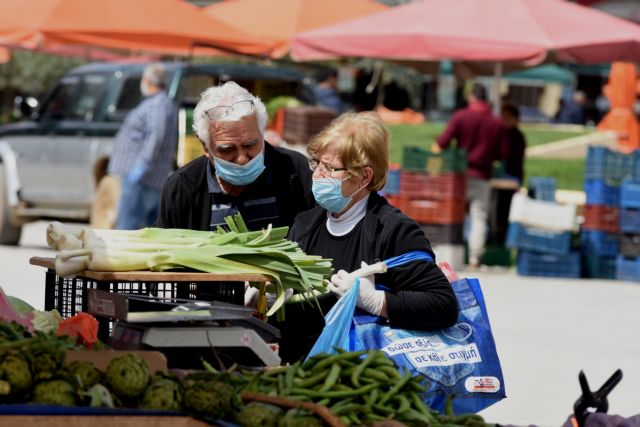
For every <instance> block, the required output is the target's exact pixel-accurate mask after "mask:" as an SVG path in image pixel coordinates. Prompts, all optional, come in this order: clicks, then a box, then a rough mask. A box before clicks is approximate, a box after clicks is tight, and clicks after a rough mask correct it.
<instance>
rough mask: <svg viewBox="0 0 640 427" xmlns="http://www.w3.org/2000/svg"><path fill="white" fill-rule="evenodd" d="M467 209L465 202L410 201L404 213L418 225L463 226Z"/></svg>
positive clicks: (454, 200)
mask: <svg viewBox="0 0 640 427" xmlns="http://www.w3.org/2000/svg"><path fill="white" fill-rule="evenodd" d="M465 207H466V202H465V200H457V199H451V200H409V201H408V206H407V210H404V209H402V211H403V212H404V213H405V214H407V216H409V217H411V218H413V219H414V220H415V221H416V222H417V223H418V224H462V223H463V222H464V216H465V214H466V211H465Z"/></svg>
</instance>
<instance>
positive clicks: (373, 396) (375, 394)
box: [365, 388, 380, 412]
mask: <svg viewBox="0 0 640 427" xmlns="http://www.w3.org/2000/svg"><path fill="white" fill-rule="evenodd" d="M379 395H380V389H377V388H374V389H373V390H371V394H369V396H368V398H365V401H366V402H365V406H366V407H367V409H368V411H367V412H369V411H370V410H371V407H372V406H373V405H374V404H375V403H376V400H378V396H379Z"/></svg>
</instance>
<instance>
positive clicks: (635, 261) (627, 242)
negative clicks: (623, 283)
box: [616, 173, 640, 281]
mask: <svg viewBox="0 0 640 427" xmlns="http://www.w3.org/2000/svg"><path fill="white" fill-rule="evenodd" d="M638 175H639V174H637V173H634V179H627V180H624V181H623V182H622V185H621V186H620V232H621V234H620V254H619V255H618V257H617V259H616V269H617V273H616V277H617V278H618V279H621V280H633V281H640V176H638Z"/></svg>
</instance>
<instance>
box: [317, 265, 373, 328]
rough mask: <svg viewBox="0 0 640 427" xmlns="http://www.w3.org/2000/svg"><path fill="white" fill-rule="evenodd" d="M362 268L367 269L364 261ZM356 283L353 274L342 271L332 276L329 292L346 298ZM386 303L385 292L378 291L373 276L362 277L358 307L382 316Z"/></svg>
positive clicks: (357, 301)
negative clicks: (345, 295)
mask: <svg viewBox="0 0 640 427" xmlns="http://www.w3.org/2000/svg"><path fill="white" fill-rule="evenodd" d="M361 266H362V267H366V266H367V264H366V263H365V262H364V261H363V262H362V264H361ZM355 281H356V276H354V275H353V274H351V273H347V272H346V271H344V270H340V271H338V272H337V273H336V274H334V275H333V276H331V283H330V284H329V290H330V291H331V292H333V293H334V294H336V295H337V296H338V298H340V297H342V296H344V294H346V293H347V291H349V289H351V287H352V286H353V284H354V283H355ZM384 301H385V297H384V291H377V290H376V285H375V279H374V277H373V274H371V275H369V276H366V277H361V278H360V291H359V293H358V299H357V300H356V305H357V306H358V307H359V308H361V309H363V310H365V311H367V312H369V313H371V314H373V315H375V316H380V315H381V314H382V308H383V306H384Z"/></svg>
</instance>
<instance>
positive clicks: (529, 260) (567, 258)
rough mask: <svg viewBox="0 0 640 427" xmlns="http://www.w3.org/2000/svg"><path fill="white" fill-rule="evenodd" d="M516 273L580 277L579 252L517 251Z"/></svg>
mask: <svg viewBox="0 0 640 427" xmlns="http://www.w3.org/2000/svg"><path fill="white" fill-rule="evenodd" d="M517 269H518V274H520V275H522V276H544V277H571V278H578V277H580V253H579V252H571V253H569V254H566V255H552V254H541V253H538V252H530V251H518V261H517Z"/></svg>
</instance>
